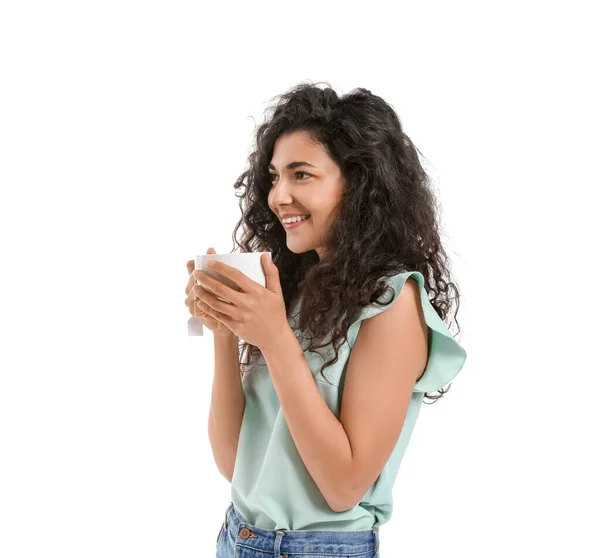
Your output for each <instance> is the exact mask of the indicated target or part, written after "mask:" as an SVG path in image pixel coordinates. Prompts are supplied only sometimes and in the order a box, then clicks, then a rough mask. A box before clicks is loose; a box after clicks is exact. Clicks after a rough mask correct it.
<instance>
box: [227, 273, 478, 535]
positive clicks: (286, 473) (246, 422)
mask: <svg viewBox="0 0 600 558" xmlns="http://www.w3.org/2000/svg"><path fill="white" fill-rule="evenodd" d="M409 277H412V278H414V279H415V280H416V281H417V283H418V285H419V289H420V292H421V306H422V308H423V312H424V317H425V321H426V323H427V326H428V330H429V357H428V361H427V366H426V368H425V371H424V373H423V375H422V376H421V378H420V379H419V381H417V382H416V384H415V386H414V388H413V393H412V396H411V399H410V405H409V408H408V411H407V414H406V418H405V420H404V425H403V427H402V431H401V433H400V435H399V437H398V441H397V443H396V446H395V448H394V450H393V452H392V454H391V455H390V458H389V459H388V461H387V463H386V464H385V466H384V468H383V470H382V472H381V473H380V475H379V476H378V478H377V479H376V480H375V482H374V483H373V484H372V485H371V487H370V488H369V489H368V491H367V492H366V494H365V495H364V496H363V498H362V499H361V501H360V502H359V503H358V504H357V505H356V506H354V507H353V508H351V509H349V510H346V511H343V512H336V511H334V510H332V509H331V508H330V507H329V505H328V504H327V502H326V500H325V498H324V497H323V495H322V494H321V492H320V490H319V488H318V486H317V484H316V483H315V482H314V480H313V479H312V477H311V476H310V474H309V472H308V469H307V468H306V466H305V465H304V462H303V461H302V458H301V456H300V454H299V452H298V450H297V449H296V446H295V444H294V441H293V439H292V437H291V434H290V431H289V429H288V427H287V423H286V420H285V417H284V414H283V411H282V409H281V407H280V404H279V399H278V397H277V393H276V391H275V386H274V385H273V382H272V380H271V376H270V374H269V371H268V368H267V366H266V362H265V359H264V356H262V355H260V358H259V359H258V360H257V361H256V363H255V364H254V366H253V367H252V365H250V369H249V371H248V372H246V373H245V374H244V375H243V376H242V386H243V389H244V393H245V396H246V407H245V410H244V415H243V419H242V426H241V430H240V437H239V442H238V448H237V454H236V461H235V468H234V471H233V477H232V481H231V501H232V503H233V504H234V505H235V507H236V509H237V510H238V511H239V512H240V514H241V515H242V516H243V518H244V519H245V521H246V523H249V524H251V525H254V526H256V527H260V528H263V529H288V530H317V529H319V530H334V531H343V530H349V531H355V530H364V529H371V528H373V527H379V526H381V525H383V524H384V523H386V522H387V521H389V519H390V518H391V516H392V508H393V505H392V488H393V486H394V481H395V480H396V476H397V474H398V469H399V467H400V462H401V461H402V457H403V455H404V452H405V450H406V447H407V445H408V442H409V440H410V437H411V434H412V431H413V428H414V425H415V422H416V420H417V417H418V415H419V410H420V408H421V405H422V402H423V397H424V393H425V392H434V391H436V390H437V389H439V388H441V387H442V386H445V385H446V384H447V383H448V382H450V381H451V380H452V379H453V378H454V377H455V376H456V375H457V374H458V372H459V371H460V370H461V368H462V367H463V365H464V363H465V360H466V356H467V354H466V351H465V350H464V349H463V348H462V347H461V346H460V345H459V344H458V343H457V342H456V341H455V340H454V338H453V337H452V334H451V333H450V331H449V330H448V328H447V327H446V325H445V323H444V322H443V320H442V319H441V318H440V317H439V316H438V314H437V312H436V311H435V309H434V307H433V306H432V304H431V302H430V301H429V298H428V296H427V292H426V291H425V288H424V282H425V280H424V277H423V275H422V274H421V273H420V272H418V271H405V272H401V273H398V274H396V275H393V276H391V277H387V278H383V280H384V281H385V282H386V284H389V285H390V286H391V287H392V288H393V289H394V301H395V300H396V298H397V297H398V295H399V294H400V290H401V289H402V286H403V285H404V283H405V282H406V280H407V279H408V278H409ZM389 296H390V295H389V289H388V290H387V291H386V293H385V295H384V297H383V300H387V299H388V298H389ZM298 305H299V300H298V302H297V303H296V305H295V306H294V308H298ZM391 305H392V303H390V304H389V305H387V306H380V305H378V304H376V303H372V304H370V305H368V306H366V307H364V308H363V309H362V310H361V312H360V314H359V316H358V318H357V319H356V320H355V321H354V322H353V323H352V325H351V326H350V328H349V329H348V340H347V341H345V342H344V343H343V344H342V345H341V346H340V348H339V359H338V361H337V362H336V363H335V364H333V365H331V366H329V367H328V368H326V369H325V370H324V371H323V375H325V376H326V377H327V379H328V380H329V381H330V382H331V383H332V384H333V385H330V384H329V383H327V381H326V380H325V379H324V378H323V376H322V375H321V373H320V368H321V366H322V364H323V363H324V362H325V361H326V360H329V359H330V358H332V356H334V355H335V351H334V350H333V345H332V344H329V345H328V346H327V347H325V348H320V349H317V351H318V352H312V351H306V350H305V351H304V355H305V357H306V360H307V362H308V365H309V367H310V369H311V371H312V374H313V377H314V379H315V382H316V384H317V387H318V388H319V391H320V393H321V395H322V397H323V399H324V400H325V402H326V403H327V405H328V407H329V408H330V409H331V411H332V412H333V413H334V414H335V416H336V417H337V418H338V419H339V417H340V410H341V402H342V393H343V389H344V380H345V375H346V369H347V365H348V358H349V356H350V352H351V350H352V347H353V345H354V342H355V341H356V337H357V335H358V331H359V329H360V325H361V322H362V321H363V320H365V319H367V318H370V317H372V316H375V315H376V314H379V313H380V312H383V311H385V310H386V309H387V308H390V307H391ZM291 314H293V313H291ZM288 322H289V323H290V327H292V329H293V330H294V332H295V333H296V336H297V338H298V340H299V342H300V344H301V346H302V347H303V348H305V347H306V346H307V343H305V342H304V339H303V338H302V336H301V335H300V334H299V330H298V329H297V327H296V323H295V320H294V319H293V316H290V317H289V318H288ZM319 352H325V356H326V358H323V357H322V356H321V355H320V354H319Z"/></svg>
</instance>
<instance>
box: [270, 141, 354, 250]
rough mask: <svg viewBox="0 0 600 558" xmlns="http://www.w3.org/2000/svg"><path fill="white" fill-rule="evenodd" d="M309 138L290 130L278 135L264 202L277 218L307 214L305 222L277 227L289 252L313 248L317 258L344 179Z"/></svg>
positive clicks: (320, 148) (338, 199)
mask: <svg viewBox="0 0 600 558" xmlns="http://www.w3.org/2000/svg"><path fill="white" fill-rule="evenodd" d="M310 137H311V136H310V135H309V134H308V133H307V132H292V133H288V134H283V135H281V136H280V137H279V138H278V139H277V141H276V142H275V147H274V150H273V159H272V160H271V163H270V165H269V172H270V173H271V191H270V192H269V198H268V202H269V207H270V208H271V211H273V213H275V214H276V215H277V217H278V218H279V220H280V221H281V219H282V218H283V217H285V216H286V214H288V213H289V214H290V215H310V217H309V218H308V220H307V221H304V222H302V223H301V224H300V225H297V226H295V227H293V228H291V229H288V228H287V227H285V226H284V225H283V223H282V224H281V226H282V227H284V229H285V232H286V235H287V246H288V248H289V249H290V250H291V251H292V252H294V253H295V254H301V253H302V252H308V251H309V250H316V252H317V253H318V254H319V258H321V257H322V255H323V245H324V242H325V239H326V237H327V232H328V231H329V228H330V226H331V223H332V219H333V211H334V210H335V208H336V207H337V205H338V204H339V202H340V201H341V199H342V192H343V189H344V180H343V177H342V172H341V169H340V168H339V167H338V166H337V164H336V163H335V162H334V161H333V159H331V158H330V157H329V155H327V153H326V152H325V151H324V149H323V148H322V147H320V146H316V145H314V144H312V143H311V142H310ZM298 163H302V164H298ZM289 165H291V166H292V168H288V166H289ZM282 216H283V217H282Z"/></svg>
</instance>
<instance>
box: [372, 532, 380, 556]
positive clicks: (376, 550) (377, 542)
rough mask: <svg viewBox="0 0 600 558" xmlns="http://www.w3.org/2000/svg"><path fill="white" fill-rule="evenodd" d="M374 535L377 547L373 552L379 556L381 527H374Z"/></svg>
mask: <svg viewBox="0 0 600 558" xmlns="http://www.w3.org/2000/svg"><path fill="white" fill-rule="evenodd" d="M373 535H375V549H374V551H373V554H374V555H375V556H379V527H375V528H374V529H373Z"/></svg>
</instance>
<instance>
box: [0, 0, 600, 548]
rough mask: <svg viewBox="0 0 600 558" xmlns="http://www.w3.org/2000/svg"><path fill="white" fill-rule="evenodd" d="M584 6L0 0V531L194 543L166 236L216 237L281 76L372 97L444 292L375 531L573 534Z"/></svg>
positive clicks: (220, 247) (185, 387) (197, 389)
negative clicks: (457, 351)
mask: <svg viewBox="0 0 600 558" xmlns="http://www.w3.org/2000/svg"><path fill="white" fill-rule="evenodd" d="M592 5H593V3H592V2H568V3H567V2H523V1H519V2H506V1H503V2H499V3H490V2H444V3H442V2H439V3H432V2H423V1H421V2H412V3H411V5H410V6H409V5H408V4H403V3H396V4H392V3H388V2H376V1H371V2H368V3H367V4H364V3H361V4H358V3H357V4H352V3H342V2H302V3H292V4H288V3H285V2H268V3H267V2H262V3H259V4H257V3H245V4H241V3H240V4H239V5H235V4H231V3H225V4H223V5H221V6H220V7H217V6H216V3H210V4H203V3H200V2H180V1H174V0H171V1H169V2H166V1H163V2H148V1H147V2H133V1H130V0H119V1H118V2H115V1H106V0H105V1H104V2H64V1H57V2H27V1H20V2H10V3H9V2H5V3H2V7H1V8H0V80H1V87H0V96H1V99H0V100H1V102H0V185H1V198H0V238H1V242H2V252H1V253H2V272H1V275H0V280H1V289H0V304H1V307H0V325H1V332H0V333H1V338H0V343H1V345H2V349H1V351H0V359H1V362H0V366H1V380H0V382H1V383H0V452H1V459H0V468H1V472H0V556H2V557H3V558H17V557H36V558H38V557H42V556H61V557H62V558H67V557H77V558H80V557H86V558H88V557H89V558H92V557H94V558H95V557H103V558H104V557H108V556H110V557H111V558H117V557H127V558H131V557H140V558H141V557H143V558H150V557H161V558H162V557H173V556H177V557H179V558H183V557H195V556H203V557H204V556H207V557H210V556H214V546H215V541H216V538H217V534H218V531H219V528H220V526H221V522H222V521H223V518H224V513H225V510H226V508H227V506H228V504H229V502H230V485H229V483H228V482H227V481H226V480H225V479H224V478H223V477H222V476H221V475H220V474H219V472H218V471H217V468H216V465H215V464H214V461H213V457H212V453H211V449H210V445H209V441H208V434H207V422H208V410H209V404H210V390H211V385H212V375H213V364H214V362H213V345H212V335H211V333H210V332H209V331H207V330H206V329H205V336H204V337H201V338H191V337H188V336H187V327H186V322H187V319H188V317H189V314H188V310H187V308H186V307H185V305H184V300H185V292H184V289H185V286H186V283H187V279H188V274H187V271H186V262H187V260H189V259H191V258H193V256H194V255H196V254H204V253H206V249H207V248H208V247H209V246H212V247H214V248H215V249H216V250H217V252H218V253H228V252H230V251H231V249H232V247H233V245H232V241H231V234H232V230H233V226H234V224H235V223H236V222H237V220H238V218H239V207H238V199H237V198H236V197H235V196H234V189H233V183H234V181H235V179H236V178H237V177H238V175H239V174H240V173H241V172H242V171H243V170H244V168H245V165H246V157H247V155H248V153H249V151H250V148H251V141H252V134H253V131H254V127H255V125H257V124H259V123H260V122H261V121H262V116H263V111H264V109H265V108H266V107H267V106H268V102H269V100H270V99H271V98H272V97H273V96H275V95H277V94H280V93H282V92H284V91H285V90H287V89H288V88H289V87H291V86H293V85H295V84H296V83H299V82H300V81H304V80H310V81H319V80H325V81H327V82H328V83H329V84H330V85H331V86H332V87H333V88H334V89H336V91H337V92H338V93H340V94H343V93H348V92H350V91H351V90H352V89H353V88H355V87H366V88H368V89H370V90H371V91H372V92H373V93H375V94H377V95H380V96H381V97H383V98H384V99H385V100H387V101H388V102H389V103H391V104H392V105H393V107H394V108H395V109H396V111H397V112H398V114H399V116H400V118H401V120H402V123H403V125H404V128H405V131H406V132H407V133H408V135H409V136H410V137H411V138H412V139H413V141H414V142H415V143H416V145H417V146H418V147H419V149H420V150H421V151H422V152H423V153H424V155H425V156H426V157H427V159H428V160H429V161H430V162H431V164H432V166H433V169H434V174H435V179H436V182H437V184H438V189H439V197H440V202H441V205H442V207H443V227H444V238H445V241H446V247H447V249H448V251H449V255H450V257H451V259H452V263H453V273H454V277H455V279H456V282H457V284H458V286H459V289H460V291H461V295H462V297H463V298H462V301H461V306H460V310H459V314H458V320H459V324H460V327H461V330H462V334H461V336H460V337H459V339H460V340H461V343H462V344H463V346H464V347H465V348H466V350H467V353H468V360H467V363H466V365H465V367H464V368H463V371H462V373H461V374H460V375H459V376H458V377H457V379H456V381H455V382H454V384H453V386H452V388H451V389H450V392H449V393H448V395H447V396H446V397H445V398H444V399H442V400H441V401H439V402H438V403H435V404H434V405H432V406H425V407H423V409H422V410H421V415H420V418H419V422H418V424H417V427H416V429H415V432H414V434H413V439H412V441H411V444H410V446H409V448H408V451H407V454H406V456H405V459H404V462H403V464H402V466H401V469H400V473H399V475H398V478H397V481H396V485H395V487H394V512H393V517H392V519H391V521H390V522H389V523H388V524H386V525H384V526H382V528H381V531H380V535H381V556H382V557H383V558H395V557H403V556H407V557H408V556H410V557H411V558H417V557H418V558H425V557H434V556H435V557H438V556H460V557H462V558H466V557H481V556H486V557H488V558H489V557H505V556H517V557H531V556H598V553H599V552H600V551H599V546H600V543H599V542H598V539H597V537H595V536H594V534H593V533H594V528H595V527H597V526H598V520H599V517H598V498H599V496H600V494H599V492H600V491H599V486H598V476H597V473H598V471H599V470H600V463H599V461H598V457H597V450H598V430H597V427H598V424H599V420H598V418H599V417H598V405H597V402H596V398H597V394H598V388H599V387H600V386H599V383H600V382H599V379H598V378H599V368H600V366H599V364H598V357H597V350H598V349H597V339H598V318H597V316H598V290H597V281H598V276H597V267H596V260H597V258H598V247H597V244H598V242H597V241H598V234H597V225H596V223H595V222H594V219H595V218H597V216H598V209H597V203H596V202H597V199H598V197H597V192H598V187H599V186H600V185H599V180H598V172H597V157H598V147H599V142H598V125H599V120H600V119H599V118H598V116H599V111H598V98H599V97H600V94H599V93H600V92H599V91H598V86H597V82H596V81H595V80H596V79H597V73H598V72H597V62H598V59H597V55H594V54H593V52H594V51H595V52H596V53H597V52H598V47H599V45H598V34H597V20H596V19H594V18H593V17H592ZM594 270H596V271H594Z"/></svg>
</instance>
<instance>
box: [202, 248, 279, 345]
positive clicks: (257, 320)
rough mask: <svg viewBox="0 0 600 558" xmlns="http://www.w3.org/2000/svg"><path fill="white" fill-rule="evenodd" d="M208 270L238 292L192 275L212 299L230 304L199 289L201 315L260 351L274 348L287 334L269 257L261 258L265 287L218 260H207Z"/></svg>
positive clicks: (276, 277) (275, 273) (275, 271)
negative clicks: (210, 264)
mask: <svg viewBox="0 0 600 558" xmlns="http://www.w3.org/2000/svg"><path fill="white" fill-rule="evenodd" d="M211 263H213V264H214V265H213V266H212V267H211V266H209V268H210V269H211V270H212V271H216V272H217V273H220V274H221V275H224V276H225V277H227V278H228V279H231V281H233V282H234V283H236V284H237V285H238V286H239V287H240V288H241V289H242V291H241V292H239V291H236V290H234V289H231V288H229V287H228V286H227V285H225V284H223V283H221V282H220V281H218V280H217V279H215V278H214V277H211V276H210V275H209V274H208V273H204V272H203V271H202V270H199V269H198V270H196V271H194V272H193V274H194V277H196V279H198V281H200V282H201V283H202V284H204V285H205V286H206V287H207V288H208V289H210V290H211V291H213V292H214V293H215V294H216V295H218V296H220V297H222V298H224V299H226V300H229V301H231V304H228V303H227V302H223V301H221V300H219V299H218V298H217V297H215V296H214V295H212V294H211V293H209V292H208V291H206V290H204V289H203V288H202V287H200V286H196V287H194V288H195V289H196V293H197V295H198V296H199V298H200V299H201V302H202V311H203V312H207V313H208V314H210V315H211V316H212V317H214V318H215V319H217V320H219V321H220V322H222V323H224V324H225V325H226V326H227V327H228V328H229V329H230V330H231V331H232V333H233V334H235V335H237V336H238V337H240V338H241V339H243V340H244V341H246V342H247V343H251V344H252V345H256V346H257V347H259V348H260V349H261V350H264V348H265V347H267V346H270V345H274V344H277V342H278V340H279V339H280V338H281V336H282V334H285V332H286V330H290V331H291V328H290V325H289V323H288V320H287V313H286V309H285V301H284V299H283V293H282V290H281V283H280V282H279V270H278V269H277V266H276V265H275V264H274V263H273V262H272V261H271V258H270V257H269V254H267V253H265V254H263V255H262V259H261V263H262V266H263V270H264V272H265V276H266V280H267V286H266V288H265V287H263V286H262V285H261V284H260V283H257V282H256V281H253V280H252V279H250V277H248V276H247V275H246V274H244V273H242V272H241V271H240V270H239V269H236V268H235V267H231V266H230V265H227V264H225V263H223V262H221V261H219V260H211Z"/></svg>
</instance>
